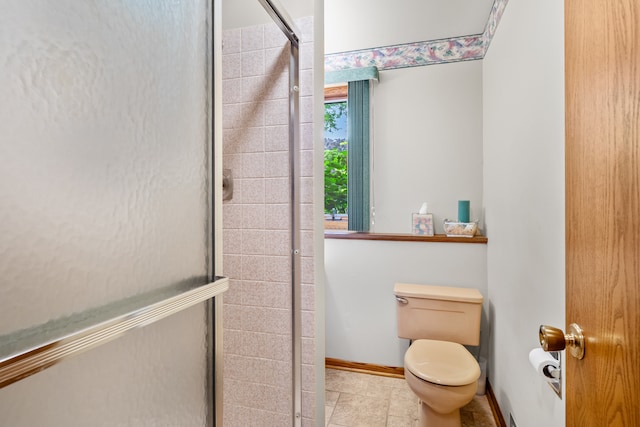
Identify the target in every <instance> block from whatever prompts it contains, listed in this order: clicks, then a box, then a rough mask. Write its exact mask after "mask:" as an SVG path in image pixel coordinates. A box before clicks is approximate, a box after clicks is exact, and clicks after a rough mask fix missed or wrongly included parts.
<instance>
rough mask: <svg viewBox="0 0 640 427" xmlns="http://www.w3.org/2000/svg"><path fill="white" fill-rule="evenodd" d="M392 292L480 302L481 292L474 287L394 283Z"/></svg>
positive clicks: (402, 294) (404, 295) (420, 296)
mask: <svg viewBox="0 0 640 427" xmlns="http://www.w3.org/2000/svg"><path fill="white" fill-rule="evenodd" d="M393 293H394V294H395V295H396V296H399V297H408V298H429V299H439V300H448V301H461V302H470V303H478V304H481V303H482V294H481V293H480V291H479V290H477V289H475V288H458V287H453V286H433V285H418V284H414V283H396V284H395V285H394V287H393Z"/></svg>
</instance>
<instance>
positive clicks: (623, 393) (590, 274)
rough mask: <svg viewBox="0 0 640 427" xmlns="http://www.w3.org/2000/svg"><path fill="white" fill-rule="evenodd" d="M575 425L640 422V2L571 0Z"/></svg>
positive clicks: (570, 286)
mask: <svg viewBox="0 0 640 427" xmlns="http://www.w3.org/2000/svg"><path fill="white" fill-rule="evenodd" d="M565 67H566V68H565V79H566V250H567V252H566V257H567V258H566V263H567V288H566V301H567V307H566V309H567V311H566V315H567V318H566V319H567V324H569V323H573V322H575V323H578V324H579V325H580V326H582V328H583V329H584V333H585V338H586V354H585V357H584V359H583V360H577V359H574V358H572V357H571V356H570V355H569V353H568V352H567V387H566V391H567V394H566V404H567V426H580V427H584V426H598V427H600V426H628V427H631V426H640V333H638V329H639V328H640V2H638V0H565Z"/></svg>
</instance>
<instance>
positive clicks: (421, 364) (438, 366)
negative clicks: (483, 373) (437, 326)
mask: <svg viewBox="0 0 640 427" xmlns="http://www.w3.org/2000/svg"><path fill="white" fill-rule="evenodd" d="M404 367H405V369H408V370H409V371H410V372H411V373H412V374H413V375H415V376H416V377H418V378H420V379H422V380H424V381H428V382H430V383H434V384H438V385H445V386H462V385H467V384H471V383H473V382H474V381H477V380H478V378H480V366H479V365H478V362H477V361H476V359H475V358H474V357H473V356H472V355H471V353H469V351H467V349H466V348H464V346H463V345H461V344H458V343H454V342H449V341H437V340H426V339H421V340H416V341H414V342H413V344H411V346H410V347H409V349H408V350H407V352H406V353H405V355H404Z"/></svg>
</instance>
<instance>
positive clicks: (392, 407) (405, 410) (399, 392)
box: [389, 389, 420, 418]
mask: <svg viewBox="0 0 640 427" xmlns="http://www.w3.org/2000/svg"><path fill="white" fill-rule="evenodd" d="M419 409H420V401H419V400H418V397H417V396H416V395H414V394H413V392H411V390H409V392H408V393H407V391H406V390H405V389H393V391H392V392H391V401H390V402H389V415H396V416H401V417H410V418H416V417H417V416H418V414H419Z"/></svg>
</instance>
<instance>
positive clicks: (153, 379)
mask: <svg viewBox="0 0 640 427" xmlns="http://www.w3.org/2000/svg"><path fill="white" fill-rule="evenodd" d="M211 25H212V22H211V7H210V5H209V2H206V1H204V0H198V1H195V0H194V1H185V2H166V1H159V2H138V1H130V0H122V1H118V2H84V1H75V0H61V1H56V2H49V1H45V0H30V1H22V0H10V1H8V2H4V3H3V12H2V14H0V67H1V68H0V69H1V72H0V99H1V100H2V101H0V236H2V237H0V353H2V351H5V353H7V354H8V353H11V351H12V350H13V349H15V348H17V347H20V345H31V344H34V343H36V342H38V339H39V337H48V338H47V339H49V338H50V336H52V335H51V333H52V331H55V330H60V331H67V332H68V331H72V330H73V331H75V333H78V330H79V328H80V329H82V331H81V332H82V333H85V332H87V331H89V330H90V329H91V327H92V326H91V325H94V323H95V322H96V321H99V322H102V323H100V327H107V326H108V327H111V326H112V325H111V324H110V323H109V322H110V321H109V320H108V319H109V318H110V317H109V313H111V312H114V310H115V312H117V313H119V316H120V317H121V318H122V321H123V322H125V323H126V325H128V326H127V327H129V329H132V328H135V327H138V326H144V325H146V324H148V323H150V322H151V321H152V319H151V318H150V317H149V316H150V314H149V313H151V312H152V311H153V310H156V308H157V310H159V312H161V313H160V314H162V316H164V315H167V314H170V311H171V310H173V312H175V311H176V304H177V303H176V302H175V301H174V300H172V299H171V298H174V297H175V296H176V295H178V294H179V293H182V292H183V291H189V292H195V293H197V292H200V290H201V289H204V288H201V286H203V285H206V284H207V283H208V282H210V281H211V275H212V257H213V254H212V250H211V247H212V230H211V228H212V220H211V204H212V201H211V195H210V193H211V179H210V174H211V171H210V170H211V165H210V162H211V156H212V153H211V135H210V133H211V132H210V129H209V123H210V108H211V107H210V101H211V90H210V76H209V74H210V67H209V62H210V59H211V58H210V57H209V55H208V53H207V52H210V50H211V47H210V31H211ZM208 70H209V71H208ZM219 288H220V287H219ZM220 289H222V288H220ZM220 289H218V290H220ZM214 293H215V292H214ZM189 295H192V294H189ZM212 295H213V294H212V293H211V292H210V293H208V294H206V295H205V294H201V295H200V296H199V298H200V299H199V300H198V301H201V300H203V299H206V298H208V297H210V296H212ZM165 297H166V298H165ZM190 298H191V297H190ZM194 298H195V297H194ZM141 299H142V300H148V301H152V302H153V301H156V302H157V301H160V300H164V301H169V302H168V303H167V304H168V305H165V306H162V308H158V307H159V306H158V307H156V306H154V307H156V308H154V309H153V310H152V309H150V308H148V309H144V310H138V308H139V306H137V303H138V302H139V300H141ZM194 301H196V300H195V299H193V300H192V301H191V302H190V304H191V305H192V307H191V308H188V309H184V310H183V311H180V312H178V313H177V314H174V315H172V316H171V317H168V318H166V319H164V320H161V321H158V322H156V323H154V324H152V325H149V326H146V327H145V328H141V329H137V330H135V331H133V332H132V333H130V334H128V335H126V336H124V337H122V338H120V339H118V340H114V341H113V342H109V343H108V344H105V345H103V346H101V347H99V348H96V349H94V350H92V351H88V352H84V353H82V354H80V355H78V356H77V357H74V358H71V359H69V360H64V361H63V363H60V364H57V361H59V360H55V361H53V359H52V360H40V362H39V363H42V365H38V366H42V367H47V366H51V365H54V366H52V367H51V368H50V369H47V370H45V371H43V372H40V373H38V374H37V375H32V376H29V377H28V378H25V379H22V380H21V381H17V382H14V381H8V382H7V383H6V384H4V385H6V386H4V387H2V388H1V389H0V413H1V414H2V416H1V419H2V421H1V424H2V425H11V426H18V427H19V426H34V425H39V426H87V425H92V426H100V425H104V426H115V425H135V426H144V425H149V426H163V425H167V426H175V425H206V424H207V423H208V422H210V419H211V417H212V414H211V410H210V409H209V408H210V400H211V396H210V395H209V393H208V392H207V388H208V387H210V386H211V384H210V383H208V381H207V375H208V369H209V366H208V363H209V360H208V357H207V351H208V342H207V316H208V313H207V309H206V306H205V304H202V303H196V302H194ZM185 307H186V306H185ZM181 309H182V308H181ZM128 310H129V311H128ZM132 310H133V311H132ZM123 316H124V317H123ZM162 316H161V317H162ZM134 319H137V321H138V323H135V322H134V323H132V322H133V321H134ZM70 324H72V325H70ZM73 325H75V326H73ZM94 326H95V325H94ZM56 328H58V329H56ZM65 328H67V329H65ZM113 328H115V329H109V330H110V331H111V330H112V331H113V333H114V337H115V336H117V335H118V333H120V332H121V331H122V330H123V329H118V328H120V327H115V326H114V327H113ZM65 333H66V332H65ZM103 335H104V334H102V333H98V334H97V335H95V336H94V335H91V338H87V339H86V340H89V341H91V340H94V339H96V340H97V339H98V338H97V337H98V336H102V338H104V337H103ZM86 340H85V341H86ZM61 342H62V341H55V342H54V341H52V342H51V343H49V344H47V343H46V342H45V343H44V344H46V345H45V347H47V348H46V350H55V351H58V350H59V349H60V348H62V347H61V345H62V344H61ZM25 343H26V344H25ZM41 344H43V343H41ZM75 345H76V344H72V345H71V344H70V345H69V348H70V349H74V348H75V347H74V346H75ZM65 348H67V347H65ZM47 354H49V353H47ZM0 356H3V355H2V354H0ZM43 357H44V356H43ZM47 357H53V356H47ZM1 360H2V358H1V357H0V361H1ZM47 363H48V365H47ZM0 367H2V364H1V363H0Z"/></svg>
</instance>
